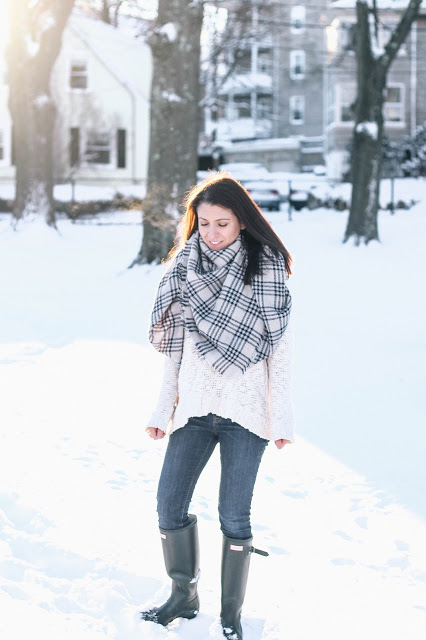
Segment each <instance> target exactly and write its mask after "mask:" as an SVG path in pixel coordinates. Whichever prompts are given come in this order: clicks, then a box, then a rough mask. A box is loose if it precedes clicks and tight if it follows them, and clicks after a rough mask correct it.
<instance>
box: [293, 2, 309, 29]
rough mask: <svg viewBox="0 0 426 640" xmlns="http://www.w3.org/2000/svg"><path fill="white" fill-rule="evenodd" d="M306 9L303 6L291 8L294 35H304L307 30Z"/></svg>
mask: <svg viewBox="0 0 426 640" xmlns="http://www.w3.org/2000/svg"><path fill="white" fill-rule="evenodd" d="M305 20H306V9H305V7H304V6H302V5H296V6H295V7H292V8H291V14H290V22H291V32H292V33H303V31H304V30H305Z"/></svg>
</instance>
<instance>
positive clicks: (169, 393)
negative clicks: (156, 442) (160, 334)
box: [148, 356, 179, 431]
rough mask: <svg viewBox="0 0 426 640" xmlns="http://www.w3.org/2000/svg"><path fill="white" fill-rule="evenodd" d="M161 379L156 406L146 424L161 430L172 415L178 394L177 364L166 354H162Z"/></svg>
mask: <svg viewBox="0 0 426 640" xmlns="http://www.w3.org/2000/svg"><path fill="white" fill-rule="evenodd" d="M164 360H165V361H164V370H163V381H162V384H161V389H160V393H159V396H158V401H157V406H156V408H155V410H154V413H153V414H152V416H151V418H150V420H149V422H148V426H149V427H156V428H157V429H161V430H162V431H166V430H167V426H168V424H169V422H170V420H171V418H172V416H173V413H174V410H175V404H176V400H177V395H178V377H179V365H178V364H177V363H176V362H174V361H173V360H172V359H171V358H169V357H168V356H164Z"/></svg>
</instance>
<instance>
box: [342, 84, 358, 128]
mask: <svg viewBox="0 0 426 640" xmlns="http://www.w3.org/2000/svg"><path fill="white" fill-rule="evenodd" d="M339 94H340V105H339V115H340V117H339V121H340V122H353V121H354V115H355V114H354V105H355V100H356V86H355V85H354V84H343V85H341V86H340V87H339Z"/></svg>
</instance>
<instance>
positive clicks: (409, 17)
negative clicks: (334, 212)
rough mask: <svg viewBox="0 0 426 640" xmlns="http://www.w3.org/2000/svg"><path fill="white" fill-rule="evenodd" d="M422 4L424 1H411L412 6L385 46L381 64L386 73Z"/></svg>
mask: <svg viewBox="0 0 426 640" xmlns="http://www.w3.org/2000/svg"><path fill="white" fill-rule="evenodd" d="M421 4H422V0H410V4H409V5H408V7H407V8H406V10H405V12H404V14H403V16H402V18H401V20H400V21H399V23H398V26H397V27H396V29H395V30H394V31H393V32H392V35H391V37H390V38H389V41H388V43H387V44H386V46H385V51H384V53H383V55H382V56H381V57H380V64H381V65H382V67H383V69H384V70H385V71H387V70H388V69H389V67H390V65H391V64H392V62H393V60H394V58H395V56H396V54H397V53H398V50H399V48H400V46H401V45H402V43H403V42H404V40H405V38H406V37H407V35H408V34H409V32H410V29H411V25H412V24H413V22H414V20H415V19H416V16H417V15H418V14H419V9H420V5H421Z"/></svg>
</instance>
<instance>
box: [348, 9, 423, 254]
mask: <svg viewBox="0 0 426 640" xmlns="http://www.w3.org/2000/svg"><path fill="white" fill-rule="evenodd" d="M420 4H421V0H411V1H410V4H409V6H408V7H407V9H406V11H405V13H404V14H403V16H402V18H401V20H400V22H399V24H398V26H397V27H396V29H395V30H394V31H393V33H392V35H391V37H390V39H389V41H388V43H387V45H386V46H385V48H384V51H383V53H381V55H380V56H375V55H374V54H373V46H372V36H371V25H370V22H369V18H370V12H371V10H370V8H369V6H368V3H367V2H365V1H361V0H358V1H357V4H356V11H357V32H356V39H357V47H356V58H357V100H356V105H355V128H354V134H353V145H352V159H351V169H352V170H351V173H352V199H351V208H350V213H349V219H348V223H347V227H346V231H345V236H344V242H346V241H347V240H348V239H349V238H351V237H353V238H354V240H355V243H356V244H359V243H360V241H361V240H364V242H365V243H366V244H367V243H368V242H370V240H378V239H379V235H378V227H377V214H378V210H379V189H380V178H381V170H382V137H383V102H384V95H385V89H386V81H387V73H388V71H389V67H390V65H391V63H392V61H393V60H394V58H395V56H396V54H397V52H398V49H399V47H400V46H401V44H402V43H403V42H404V40H405V38H406V36H407V34H408V33H409V30H410V28H411V24H412V22H413V21H414V19H415V17H416V15H417V13H418V10H419V6H420ZM376 11H377V10H376V8H374V11H373V13H374V12H376ZM374 17H375V18H376V20H375V25H376V26H377V24H378V20H377V12H376V13H375V15H374Z"/></svg>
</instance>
